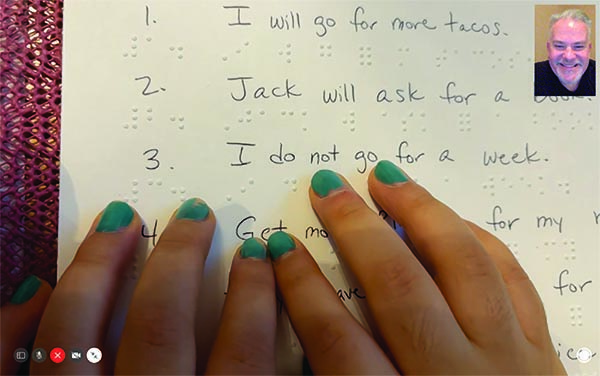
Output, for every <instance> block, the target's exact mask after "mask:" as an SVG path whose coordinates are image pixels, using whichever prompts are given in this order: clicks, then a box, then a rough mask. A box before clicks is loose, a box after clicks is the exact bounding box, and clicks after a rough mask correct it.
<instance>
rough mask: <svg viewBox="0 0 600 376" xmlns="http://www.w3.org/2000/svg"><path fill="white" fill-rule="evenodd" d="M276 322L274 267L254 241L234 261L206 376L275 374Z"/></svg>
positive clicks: (263, 247)
mask: <svg viewBox="0 0 600 376" xmlns="http://www.w3.org/2000/svg"><path fill="white" fill-rule="evenodd" d="M276 323H277V314H276V301H275V277H274V276H273V267H272V266H271V262H270V260H269V259H267V249H266V247H265V245H264V244H263V242H262V241H261V240H259V239H256V238H251V239H248V240H246V241H245V242H244V243H243V244H242V246H241V248H240V250H239V251H238V252H237V253H236V255H235V256H234V258H233V263H232V265H231V272H230V274H229V287H228V289H227V298H226V299H225V305H224V306H223V314H222V315H221V325H220V327H219V332H218V334H217V339H216V341H215V344H214V346H213V349H212V352H211V355H210V358H209V360H208V366H207V369H206V374H210V375H213V374H221V375H223V374H228V375H254V374H263V375H274V374H275V330H276Z"/></svg>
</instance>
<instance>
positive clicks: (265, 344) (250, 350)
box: [228, 330, 273, 374]
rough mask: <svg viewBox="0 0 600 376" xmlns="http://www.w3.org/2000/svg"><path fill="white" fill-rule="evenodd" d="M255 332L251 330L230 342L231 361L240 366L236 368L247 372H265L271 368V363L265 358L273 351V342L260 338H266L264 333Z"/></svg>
mask: <svg viewBox="0 0 600 376" xmlns="http://www.w3.org/2000/svg"><path fill="white" fill-rule="evenodd" d="M255 332H256V331H252V330H250V331H248V332H247V333H243V334H242V335H238V336H236V337H235V338H233V339H231V341H229V342H228V353H229V354H230V359H231V362H232V363H233V364H235V365H238V366H239V367H234V368H236V369H240V368H241V369H243V370H244V373H247V374H254V373H265V372H266V371H267V370H268V369H269V367H268V364H269V363H268V362H266V361H265V360H268V359H269V358H270V357H271V355H272V353H273V348H272V347H273V345H272V344H271V342H269V341H265V340H262V341H261V340H258V339H260V338H261V337H263V339H264V334H263V333H255Z"/></svg>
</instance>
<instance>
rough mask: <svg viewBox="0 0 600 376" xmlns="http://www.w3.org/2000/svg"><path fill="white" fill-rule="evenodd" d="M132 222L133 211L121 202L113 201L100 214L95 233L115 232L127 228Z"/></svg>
mask: <svg viewBox="0 0 600 376" xmlns="http://www.w3.org/2000/svg"><path fill="white" fill-rule="evenodd" d="M132 220H133V209H131V207H130V206H129V205H127V203H125V202H123V201H113V202H111V203H110V204H108V206H107V207H106V209H104V213H102V218H100V222H99V223H98V226H97V227H96V232H115V231H118V230H120V229H122V228H124V227H127V226H129V224H130V223H131V221H132Z"/></svg>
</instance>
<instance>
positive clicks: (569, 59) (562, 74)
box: [534, 4, 596, 96]
mask: <svg viewBox="0 0 600 376" xmlns="http://www.w3.org/2000/svg"><path fill="white" fill-rule="evenodd" d="M595 16H596V6H595V5H573V4H569V5H556V4H551V5H536V6H535V77H534V87H535V90H534V95H536V96H595V95H596V60H595V48H594V47H595V38H596V35H595V25H596V22H595V21H596V20H595Z"/></svg>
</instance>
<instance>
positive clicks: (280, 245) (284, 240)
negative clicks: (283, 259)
mask: <svg viewBox="0 0 600 376" xmlns="http://www.w3.org/2000/svg"><path fill="white" fill-rule="evenodd" d="M267 248H268V249H269V253H270V254H271V258H272V259H273V260H275V259H277V258H278V257H280V256H282V255H283V254H285V253H287V252H289V251H291V250H293V249H295V248H296V243H295V242H294V239H292V237H291V236H289V235H288V234H286V233H285V232H283V231H277V232H276V233H274V234H273V235H271V236H269V240H268V241H267Z"/></svg>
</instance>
